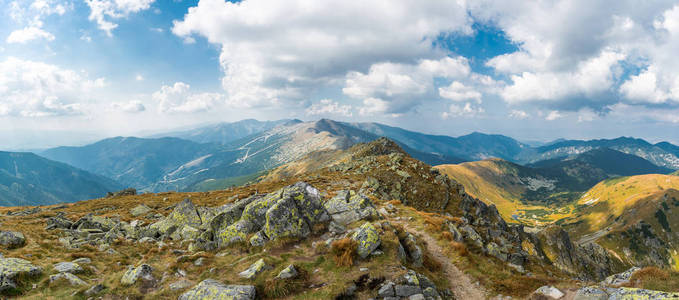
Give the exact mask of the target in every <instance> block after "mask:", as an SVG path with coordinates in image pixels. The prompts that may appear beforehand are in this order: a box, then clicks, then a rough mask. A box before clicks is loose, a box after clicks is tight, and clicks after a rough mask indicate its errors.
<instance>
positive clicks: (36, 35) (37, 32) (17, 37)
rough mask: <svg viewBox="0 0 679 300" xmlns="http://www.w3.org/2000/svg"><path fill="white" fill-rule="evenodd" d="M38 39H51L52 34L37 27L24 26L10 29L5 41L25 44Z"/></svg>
mask: <svg viewBox="0 0 679 300" xmlns="http://www.w3.org/2000/svg"><path fill="white" fill-rule="evenodd" d="M38 39H45V40H47V41H53V40H54V35H52V34H51V33H49V32H47V31H44V30H42V29H40V28H38V27H26V28H24V29H19V30H15V31H12V32H11V33H10V34H9V36H8V37H7V43H9V44H13V43H18V44H25V43H27V42H30V41H33V40H38Z"/></svg>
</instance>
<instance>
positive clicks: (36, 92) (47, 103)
mask: <svg viewBox="0 0 679 300" xmlns="http://www.w3.org/2000/svg"><path fill="white" fill-rule="evenodd" d="M104 85H105V81H104V79H103V78H99V79H89V78H88V77H87V74H83V73H82V72H76V71H73V70H68V69H63V68H60V67H58V66H55V65H50V64H46V63H42V62H34V61H28V60H22V59H18V58H13V57H10V58H7V59H6V60H4V61H0V99H3V100H2V106H1V107H0V115H10V116H20V117H43V116H58V115H72V114H81V113H82V111H83V104H84V103H86V102H88V95H91V93H92V92H94V91H96V90H97V89H99V88H101V87H103V86H104Z"/></svg>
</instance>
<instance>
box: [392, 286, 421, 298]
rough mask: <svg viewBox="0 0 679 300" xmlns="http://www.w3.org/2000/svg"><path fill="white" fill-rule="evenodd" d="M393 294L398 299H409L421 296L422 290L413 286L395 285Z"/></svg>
mask: <svg viewBox="0 0 679 300" xmlns="http://www.w3.org/2000/svg"><path fill="white" fill-rule="evenodd" d="M394 292H395V293H396V296H399V297H410V296H412V295H415V294H421V293H422V289H421V288H420V287H419V286H415V285H397V286H394Z"/></svg>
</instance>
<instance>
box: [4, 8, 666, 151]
mask: <svg viewBox="0 0 679 300" xmlns="http://www.w3.org/2000/svg"><path fill="white" fill-rule="evenodd" d="M613 3H615V5H612V4H613ZM0 7H2V10H1V11H0V128H2V129H0V138H2V139H3V140H4V141H8V142H6V144H5V145H4V146H3V148H5V149H17V148H38V147H46V146H54V145H60V144H78V143H83V142H87V141H91V140H93V139H97V138H102V137H107V136H114V135H144V134H147V133H150V132H158V131H163V130H171V129H174V128H180V127H190V126H197V125H200V124H206V123H212V122H220V121H237V120H240V119H243V118H257V119H262V120H265V119H280V118H299V119H303V120H314V119H319V118H333V119H338V120H347V121H378V122H382V123H386V124H390V125H395V126H400V127H404V128H408V129H412V130H418V131H423V132H428V133H437V134H448V135H453V136H455V135H462V134H466V133H469V132H472V131H480V132H487V133H500V134H506V135H509V136H512V137H515V138H518V139H522V140H552V139H556V138H560V137H565V138H582V139H587V138H611V137H617V136H623V135H624V136H636V137H641V138H645V139H649V140H651V141H659V140H668V141H672V142H675V143H677V142H679V130H677V129H679V126H678V124H679V109H678V107H679V62H677V60H676V59H675V56H676V55H675V54H674V53H677V52H679V21H677V20H679V5H678V4H677V3H676V2H674V1H647V2H645V3H642V4H639V3H638V2H636V1H616V2H610V3H606V2H605V1H604V2H597V3H591V2H589V1H535V2H531V3H526V2H525V1H503V2H502V3H497V2H496V1H482V0H479V1H474V2H469V3H465V2H459V1H458V2H456V1H428V2H426V3H415V2H412V1H405V0H404V1H400V0H398V1H396V0H394V1H376V0H375V1H360V2H347V1H334V0H324V1H314V2H308V1H301V0H299V1H298V0H291V1H285V2H281V1H270V0H246V1H242V2H239V3H230V2H225V1H223V0H200V1H185V0H184V1H181V0H173V1H155V0H22V1H11V0H0Z"/></svg>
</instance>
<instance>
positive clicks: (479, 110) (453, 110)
mask: <svg viewBox="0 0 679 300" xmlns="http://www.w3.org/2000/svg"><path fill="white" fill-rule="evenodd" d="M484 112H485V110H484V109H483V107H480V106H474V105H472V104H471V103H469V102H467V103H465V105H464V106H460V105H457V104H451V105H450V107H449V108H448V111H444V112H443V113H441V118H443V119H448V118H451V117H462V118H473V117H477V116H479V115H481V114H483V113H484Z"/></svg>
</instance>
